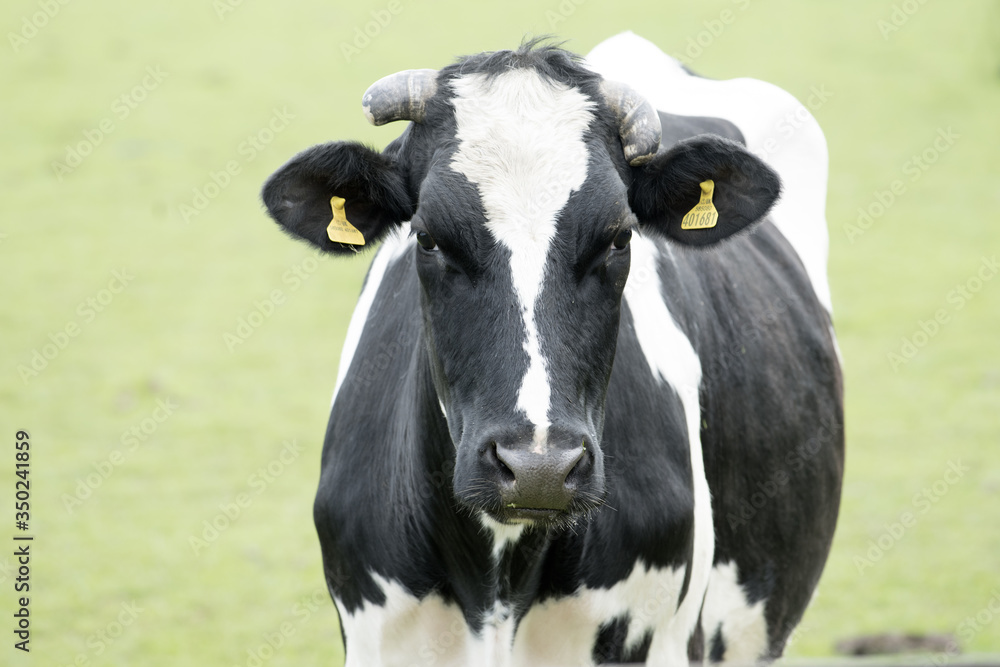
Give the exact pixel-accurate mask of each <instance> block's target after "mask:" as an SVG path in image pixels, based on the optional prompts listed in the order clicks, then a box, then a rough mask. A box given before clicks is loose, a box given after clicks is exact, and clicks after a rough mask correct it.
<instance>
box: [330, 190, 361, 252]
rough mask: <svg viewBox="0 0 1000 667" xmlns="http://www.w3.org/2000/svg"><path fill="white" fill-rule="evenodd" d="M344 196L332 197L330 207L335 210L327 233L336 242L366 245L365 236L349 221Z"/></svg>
mask: <svg viewBox="0 0 1000 667" xmlns="http://www.w3.org/2000/svg"><path fill="white" fill-rule="evenodd" d="M345 203H346V202H345V201H344V198H343V197H330V208H331V209H332V210H333V220H331V221H330V224H329V225H327V228H326V235H327V236H329V237H330V240H331V241H333V242H334V243H347V244H348V245H364V244H365V237H364V235H363V234H362V233H361V232H359V231H358V228H357V227H355V226H354V225H352V224H351V223H349V222H348V221H347V213H346V212H345V211H344V204H345Z"/></svg>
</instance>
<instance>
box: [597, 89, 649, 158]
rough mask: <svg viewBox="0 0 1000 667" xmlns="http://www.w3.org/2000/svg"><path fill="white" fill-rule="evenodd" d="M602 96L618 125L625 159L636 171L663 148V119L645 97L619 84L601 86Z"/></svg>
mask: <svg viewBox="0 0 1000 667" xmlns="http://www.w3.org/2000/svg"><path fill="white" fill-rule="evenodd" d="M601 93H602V94H603V95H604V101H605V102H606V103H607V105H608V108H610V109H611V112H612V113H614V115H615V120H617V121H618V136H620V137H621V138H622V148H624V149H625V159H626V160H627V161H628V163H629V164H630V165H632V166H633V167H638V166H640V165H643V164H645V163H647V162H649V161H650V160H652V159H653V156H654V155H656V151H657V150H659V148H660V135H661V132H662V128H661V127H660V116H659V115H658V114H657V113H656V109H654V108H653V105H652V104H650V103H649V100H647V99H646V98H645V97H643V96H642V95H640V94H639V93H638V92H636V91H635V90H634V89H633V88H631V87H629V86H626V85H625V84H624V83H620V82H618V81H608V80H607V79H605V80H604V81H602V82H601Z"/></svg>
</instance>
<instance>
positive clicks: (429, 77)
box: [361, 69, 438, 125]
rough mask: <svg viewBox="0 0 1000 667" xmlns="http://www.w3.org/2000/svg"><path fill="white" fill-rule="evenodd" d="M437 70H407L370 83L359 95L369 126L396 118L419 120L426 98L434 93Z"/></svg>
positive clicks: (389, 121) (425, 106)
mask: <svg viewBox="0 0 1000 667" xmlns="http://www.w3.org/2000/svg"><path fill="white" fill-rule="evenodd" d="M437 74H438V73H437V70H433V69H408V70H403V71H402V72H396V73H395V74H390V75H389V76H386V77H383V78H381V79H379V80H378V81H376V82H375V83H373V84H372V85H371V87H370V88H368V90H366V91H365V95H364V97H362V98H361V104H362V106H363V107H364V110H365V116H367V117H368V122H369V123H371V124H372V125H385V124H386V123H391V122H393V121H396V120H412V121H413V122H414V123H422V122H423V120H424V116H425V115H426V114H427V100H429V99H430V98H431V97H433V96H434V93H436V92H437Z"/></svg>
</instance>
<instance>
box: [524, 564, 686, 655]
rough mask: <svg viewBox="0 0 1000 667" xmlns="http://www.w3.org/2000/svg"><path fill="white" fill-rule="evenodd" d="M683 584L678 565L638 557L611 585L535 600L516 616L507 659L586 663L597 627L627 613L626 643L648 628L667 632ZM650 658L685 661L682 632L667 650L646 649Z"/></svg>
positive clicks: (633, 642)
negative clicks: (656, 563)
mask: <svg viewBox="0 0 1000 667" xmlns="http://www.w3.org/2000/svg"><path fill="white" fill-rule="evenodd" d="M683 584H684V569H683V568H677V569H660V568H651V567H649V566H647V565H645V564H644V563H642V562H641V561H638V562H636V564H635V566H634V567H633V568H632V572H631V574H630V575H629V576H628V577H627V578H626V579H625V580H624V581H620V582H618V583H616V584H615V585H614V586H612V587H611V588H606V589H605V588H597V589H593V588H582V589H581V590H579V591H577V592H576V593H575V594H573V595H571V596H569V597H564V598H558V599H553V600H549V601H547V602H545V603H543V604H537V605H535V606H533V607H532V608H531V609H530V610H529V611H528V613H527V614H526V615H525V617H524V618H523V619H522V620H521V625H520V627H519V628H518V631H517V635H516V636H515V638H514V656H513V657H514V660H513V663H512V664H513V665H517V666H518V667H520V666H521V665H525V666H528V665H532V666H534V665H537V666H539V667H547V666H553V667H555V666H556V665H590V664H592V653H593V649H594V641H595V640H596V638H597V633H598V631H599V630H600V627H601V626H602V625H603V624H605V623H608V622H610V621H613V620H614V619H616V618H619V617H623V616H624V615H626V614H627V615H628V617H629V621H630V622H629V629H628V635H627V637H626V646H628V647H635V646H636V645H637V644H638V643H639V642H641V641H642V639H643V637H644V635H645V634H646V632H647V631H648V630H654V631H657V635H660V634H664V633H669V627H670V625H671V623H672V619H673V617H674V610H675V609H676V608H677V601H678V597H679V596H680V592H681V588H682V587H683ZM654 643H655V639H654ZM649 660H650V664H668V663H669V664H687V638H685V639H684V642H683V644H682V645H677V646H671V647H669V651H667V650H664V649H661V650H660V652H659V655H655V654H654V653H653V652H652V651H651V652H650V655H649ZM664 660H666V662H664Z"/></svg>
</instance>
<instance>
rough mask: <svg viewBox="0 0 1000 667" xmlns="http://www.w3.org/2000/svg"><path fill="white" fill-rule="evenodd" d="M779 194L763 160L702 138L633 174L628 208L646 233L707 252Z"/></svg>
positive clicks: (658, 157) (706, 136)
mask: <svg viewBox="0 0 1000 667" xmlns="http://www.w3.org/2000/svg"><path fill="white" fill-rule="evenodd" d="M780 191H781V181H780V180H779V178H778V175H777V174H776V173H775V172H774V170H773V169H771V168H770V167H769V166H767V165H766V164H765V163H764V161H763V160H761V159H760V158H758V157H756V156H755V155H752V154H751V153H749V152H748V151H747V150H746V149H745V148H744V147H743V146H741V145H740V144H737V143H735V142H733V141H730V140H728V139H723V138H722V137H718V136H716V135H711V134H703V135H699V136H697V137H693V138H691V139H686V140H684V141H681V142H679V143H677V144H676V145H675V146H673V147H672V148H670V150H667V151H664V152H661V153H659V154H658V155H656V157H654V158H653V159H652V160H650V161H649V162H648V163H646V164H645V165H643V166H641V167H635V168H633V180H632V185H631V186H630V187H629V204H630V205H631V207H632V211H633V212H634V213H635V214H636V216H637V217H638V218H639V222H640V223H642V224H643V225H644V226H645V227H646V228H648V229H653V230H656V231H658V232H660V233H662V234H666V235H667V236H669V237H670V238H672V239H674V240H675V241H678V242H680V243H683V244H685V245H693V246H707V245H712V244H713V243H718V242H719V241H721V240H722V239H725V238H728V237H729V236H732V235H733V234H735V233H737V232H739V231H740V230H742V229H745V228H746V227H747V226H748V225H751V224H752V223H754V222H755V221H757V220H759V219H761V218H762V217H764V215H765V214H766V213H767V212H768V210H769V209H770V208H771V206H772V205H773V204H774V202H775V201H776V200H777V199H778V195H779V193H780ZM713 208H714V211H715V213H717V214H718V217H717V218H715V217H714V214H713V211H712V209H713ZM689 214H690V215H689Z"/></svg>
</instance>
